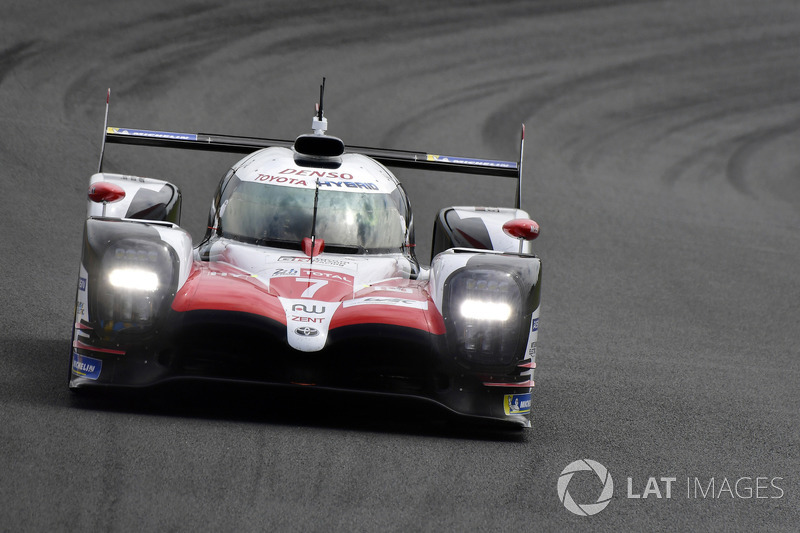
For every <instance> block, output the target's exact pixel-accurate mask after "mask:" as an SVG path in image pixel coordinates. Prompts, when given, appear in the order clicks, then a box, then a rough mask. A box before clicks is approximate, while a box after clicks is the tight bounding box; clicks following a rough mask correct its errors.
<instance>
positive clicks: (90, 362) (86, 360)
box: [72, 353, 103, 379]
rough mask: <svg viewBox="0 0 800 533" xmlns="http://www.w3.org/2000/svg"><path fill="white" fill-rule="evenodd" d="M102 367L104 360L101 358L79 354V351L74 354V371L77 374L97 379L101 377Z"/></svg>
mask: <svg viewBox="0 0 800 533" xmlns="http://www.w3.org/2000/svg"><path fill="white" fill-rule="evenodd" d="M102 368H103V362H102V361H101V360H99V359H94V358H92V357H86V356H85V355H78V354H77V353H73V354H72V373H73V374H75V375H76V376H81V377H83V378H88V379H97V378H99V377H100V371H101V370H102Z"/></svg>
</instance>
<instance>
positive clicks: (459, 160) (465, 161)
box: [428, 154, 517, 168]
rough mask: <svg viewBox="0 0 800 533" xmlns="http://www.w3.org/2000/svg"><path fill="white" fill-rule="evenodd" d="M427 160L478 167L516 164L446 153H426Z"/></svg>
mask: <svg viewBox="0 0 800 533" xmlns="http://www.w3.org/2000/svg"><path fill="white" fill-rule="evenodd" d="M428 161H435V162H437V163H456V164H459V165H475V166H479V167H497V168H517V164H516V163H514V162H512V161H494V160H491V159H473V158H469V157H450V156H446V155H433V154H428Z"/></svg>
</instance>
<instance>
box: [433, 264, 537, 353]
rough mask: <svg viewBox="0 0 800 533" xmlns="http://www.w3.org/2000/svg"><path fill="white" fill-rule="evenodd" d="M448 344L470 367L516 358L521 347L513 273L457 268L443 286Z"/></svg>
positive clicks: (519, 304)
mask: <svg viewBox="0 0 800 533" xmlns="http://www.w3.org/2000/svg"><path fill="white" fill-rule="evenodd" d="M444 309H445V317H444V318H445V323H446V324H447V335H448V346H449V348H450V351H451V353H454V354H455V355H456V356H457V357H458V358H459V359H460V360H461V361H462V362H464V363H467V364H468V365H470V366H475V365H477V366H500V365H503V366H505V365H509V364H511V363H513V362H514V361H516V359H517V352H518V349H519V346H520V343H519V339H520V330H521V323H522V320H521V316H522V314H523V313H524V310H523V301H522V291H521V288H520V286H519V284H518V282H517V280H516V276H515V275H514V274H513V273H512V272H508V271H505V270H501V269H496V268H482V269H466V270H458V271H456V272H454V273H453V274H451V275H450V277H449V278H448V279H447V281H446V282H445V287H444Z"/></svg>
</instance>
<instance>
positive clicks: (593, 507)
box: [558, 459, 614, 516]
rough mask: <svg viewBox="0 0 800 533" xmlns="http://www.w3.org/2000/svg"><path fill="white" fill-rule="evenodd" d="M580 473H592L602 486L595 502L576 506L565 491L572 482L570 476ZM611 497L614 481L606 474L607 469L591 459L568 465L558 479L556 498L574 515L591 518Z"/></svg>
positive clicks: (604, 506) (567, 491)
mask: <svg viewBox="0 0 800 533" xmlns="http://www.w3.org/2000/svg"><path fill="white" fill-rule="evenodd" d="M582 471H590V472H594V473H595V474H596V475H597V477H598V478H599V479H600V483H602V485H603V489H602V491H601V492H600V495H599V496H598V497H597V501H596V502H594V503H584V504H578V503H576V502H575V500H573V499H572V496H571V495H570V493H569V490H567V489H568V486H569V483H570V481H572V476H574V475H575V473H576V472H582ZM613 496H614V480H613V479H612V478H611V474H609V473H608V469H606V467H605V466H603V465H601V464H600V463H598V462H597V461H592V460H591V459H579V460H577V461H574V462H572V463H570V464H568V465H567V467H566V468H565V469H564V470H562V471H561V475H560V476H559V477H558V498H559V499H560V500H561V503H563V504H564V507H566V508H567V510H568V511H570V512H571V513H575V514H576V515H579V516H591V515H594V514H597V513H599V512H600V511H602V510H603V509H605V508H606V506H607V505H608V504H609V502H611V498H612V497H613Z"/></svg>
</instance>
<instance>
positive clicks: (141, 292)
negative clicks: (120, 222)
mask: <svg viewBox="0 0 800 533" xmlns="http://www.w3.org/2000/svg"><path fill="white" fill-rule="evenodd" d="M173 253H174V252H172V250H171V248H169V247H168V246H167V245H166V244H164V243H162V242H154V241H150V240H145V239H137V238H127V239H121V240H119V241H117V242H115V243H114V244H112V245H111V246H110V247H109V248H108V249H107V250H106V251H105V253H104V254H103V259H102V273H101V276H100V279H99V280H98V281H99V283H98V294H97V303H98V308H97V310H98V314H97V318H98V319H99V320H100V321H101V323H102V328H103V330H104V331H107V332H108V333H110V332H112V331H120V330H123V329H128V328H131V327H139V328H141V327H146V326H149V325H151V324H152V323H153V321H154V320H155V318H156V316H157V315H158V311H159V309H160V307H161V304H162V303H163V301H164V298H165V296H166V294H167V293H168V292H169V291H170V290H171V289H172V284H173V278H174V275H173V262H174V258H173Z"/></svg>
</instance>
